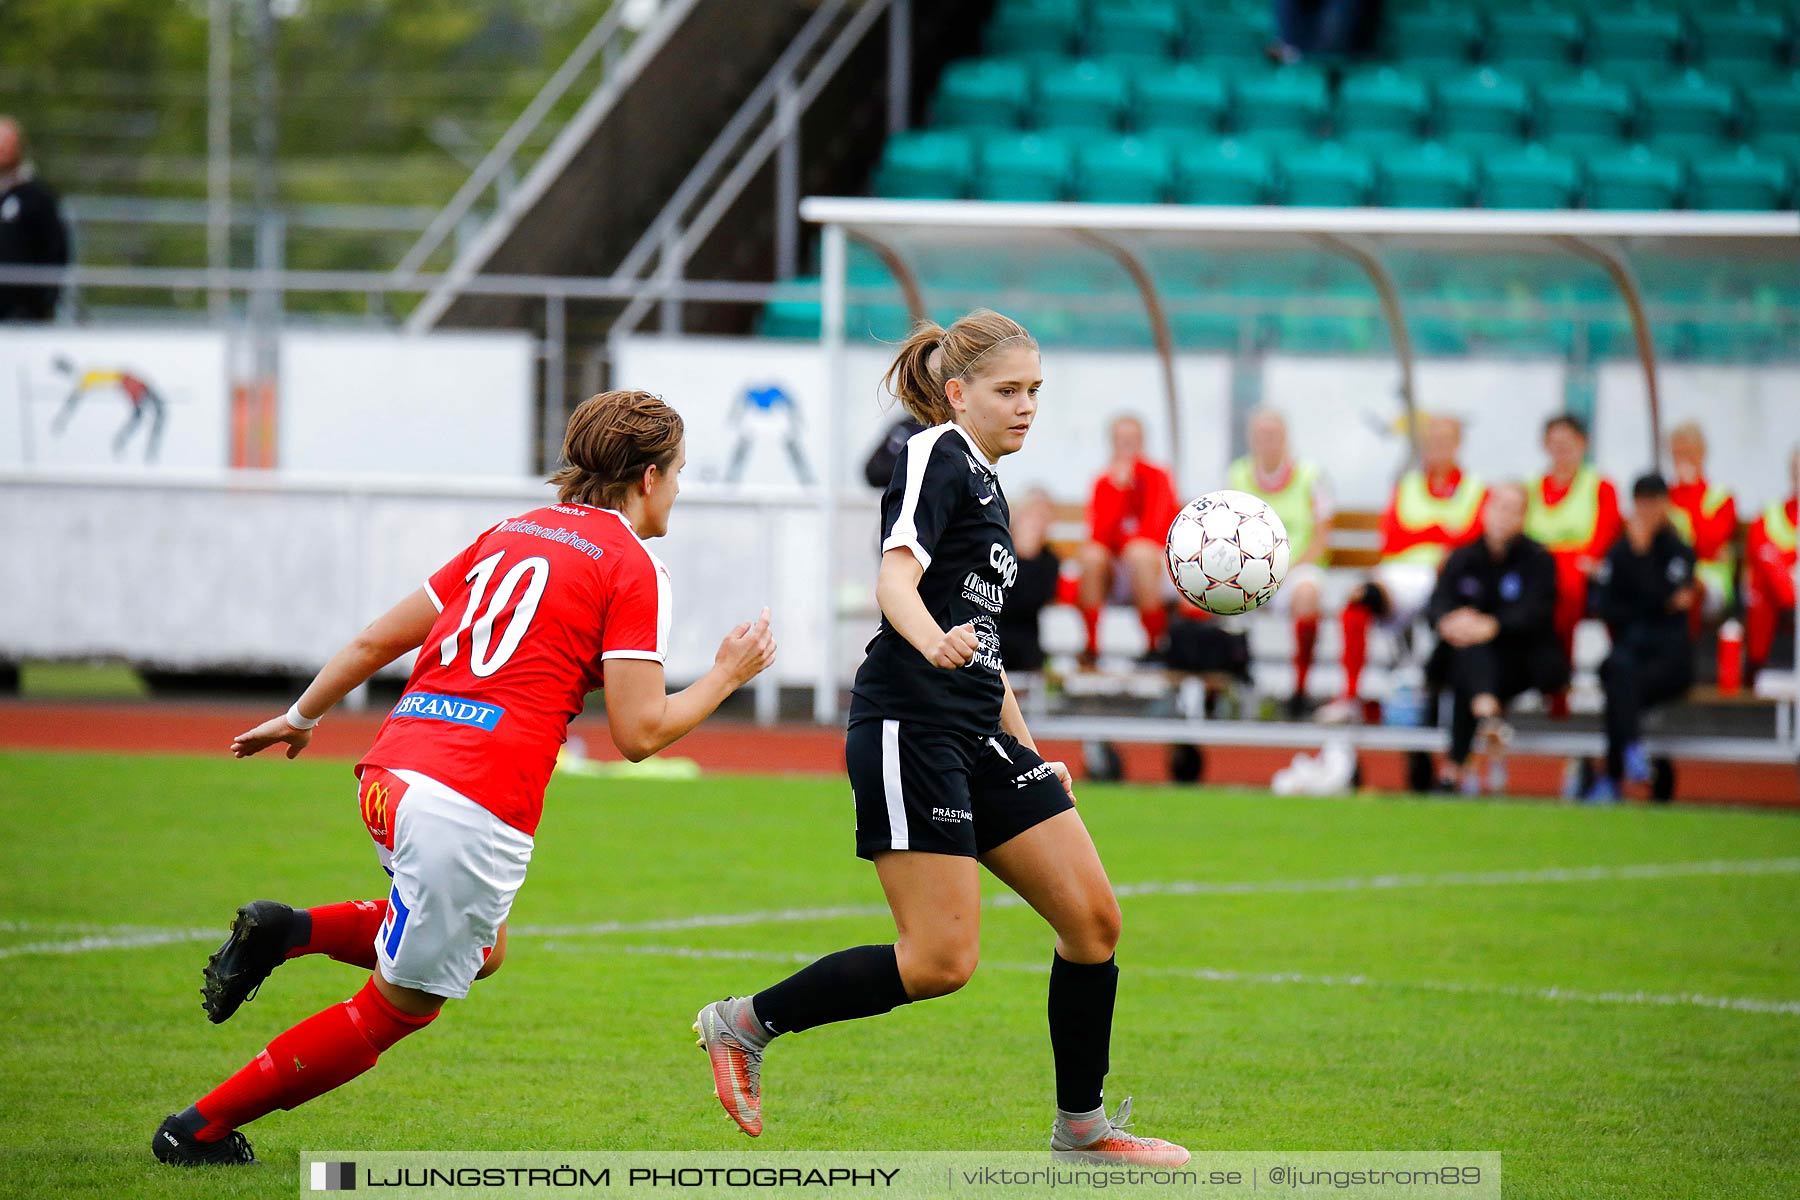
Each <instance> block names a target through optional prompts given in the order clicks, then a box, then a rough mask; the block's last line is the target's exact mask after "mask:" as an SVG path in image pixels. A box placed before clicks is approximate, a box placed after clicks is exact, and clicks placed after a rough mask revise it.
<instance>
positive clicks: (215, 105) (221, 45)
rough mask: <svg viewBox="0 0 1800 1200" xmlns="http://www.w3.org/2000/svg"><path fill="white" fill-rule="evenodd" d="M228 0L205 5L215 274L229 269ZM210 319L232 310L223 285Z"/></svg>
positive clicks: (210, 258)
mask: <svg viewBox="0 0 1800 1200" xmlns="http://www.w3.org/2000/svg"><path fill="white" fill-rule="evenodd" d="M231 9H232V3H231V0H210V2H209V4H208V5H207V56H206V84H207V87H206V206H207V207H206V260H207V265H208V266H210V267H211V268H212V269H213V270H214V271H224V270H227V269H228V268H230V266H231ZM211 305H212V315H213V320H214V321H215V322H217V321H222V320H223V319H224V318H225V316H226V314H227V313H228V312H229V311H230V308H231V292H230V290H229V289H227V288H226V287H225V285H224V284H223V283H215V284H214V285H213V287H212V299H211Z"/></svg>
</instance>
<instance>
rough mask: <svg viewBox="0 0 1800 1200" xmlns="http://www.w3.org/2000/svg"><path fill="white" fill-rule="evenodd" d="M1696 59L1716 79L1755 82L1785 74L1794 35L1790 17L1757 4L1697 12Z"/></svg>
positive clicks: (1694, 49) (1752, 0)
mask: <svg viewBox="0 0 1800 1200" xmlns="http://www.w3.org/2000/svg"><path fill="white" fill-rule="evenodd" d="M1693 25H1694V35H1693V60H1694V62H1695V63H1697V64H1698V65H1699V66H1700V68H1701V69H1702V70H1704V71H1705V72H1706V73H1707V74H1708V75H1710V76H1712V77H1713V78H1714V79H1729V80H1731V81H1732V82H1734V83H1738V84H1754V83H1759V82H1761V81H1763V80H1766V79H1768V78H1770V77H1772V76H1777V75H1779V74H1781V72H1782V70H1783V64H1784V62H1785V55H1786V51H1787V48H1788V45H1789V42H1790V39H1791V38H1792V37H1793V26H1792V25H1791V24H1790V20H1789V17H1788V15H1787V14H1786V13H1783V12H1782V11H1780V10H1779V9H1776V8H1770V7H1767V6H1765V5H1762V4H1758V3H1755V2H1754V0H1750V2H1747V3H1744V4H1742V5H1741V6H1739V7H1737V8H1723V9H1714V8H1712V7H1711V6H1708V7H1706V8H1704V9H1701V10H1699V11H1697V12H1696V13H1695V19H1694V23H1693Z"/></svg>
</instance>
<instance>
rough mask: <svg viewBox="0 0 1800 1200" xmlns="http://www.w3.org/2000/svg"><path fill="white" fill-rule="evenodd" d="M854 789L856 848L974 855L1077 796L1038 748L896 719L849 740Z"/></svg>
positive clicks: (1004, 737) (853, 731)
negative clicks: (1055, 772)
mask: <svg viewBox="0 0 1800 1200" xmlns="http://www.w3.org/2000/svg"><path fill="white" fill-rule="evenodd" d="M844 759H845V762H846V764H847V765H848V767H849V771H850V789H851V791H853V792H854V793H855V794H856V854H857V857H859V858H870V859H872V858H874V857H875V855H876V854H877V853H878V852H879V851H882V850H923V851H925V852H926V853H929V854H956V855H961V856H962V857H964V858H977V857H979V856H981V855H983V854H986V853H987V852H988V851H989V850H992V849H994V847H996V846H998V845H1000V844H1001V843H1003V842H1006V841H1009V840H1011V839H1012V838H1014V837H1017V836H1018V835H1019V834H1021V833H1024V832H1025V831H1026V830H1027V829H1030V828H1031V827H1032V826H1033V825H1038V824H1041V823H1043V822H1044V821H1048V820H1049V819H1050V818H1051V817H1054V816H1055V815H1056V814H1058V813H1060V812H1063V811H1065V810H1066V809H1070V808H1074V807H1075V805H1074V802H1073V801H1071V800H1070V799H1069V794H1068V793H1067V792H1065V791H1064V790H1063V786H1062V782H1061V781H1060V780H1058V779H1057V777H1056V775H1055V774H1054V773H1053V772H1052V771H1051V770H1050V768H1049V767H1048V766H1046V765H1045V763H1044V760H1043V759H1042V758H1040V757H1039V756H1038V754H1037V753H1036V752H1035V751H1033V750H1028V749H1027V748H1026V747H1024V746H1023V745H1021V744H1020V743H1019V739H1017V738H1015V737H1013V736H1012V735H1011V734H1009V733H997V734H995V735H993V736H992V737H981V736H978V735H976V734H970V733H958V732H956V731H955V730H950V729H934V728H931V727H929V726H925V725H911V724H902V723H901V722H899V721H859V722H857V723H856V724H854V725H852V726H850V731H849V733H848V734H847V735H845V738H844Z"/></svg>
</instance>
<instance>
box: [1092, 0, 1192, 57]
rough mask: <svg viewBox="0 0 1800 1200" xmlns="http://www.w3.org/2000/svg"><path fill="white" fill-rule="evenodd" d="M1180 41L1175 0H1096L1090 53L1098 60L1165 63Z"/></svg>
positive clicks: (1179, 18)
mask: <svg viewBox="0 0 1800 1200" xmlns="http://www.w3.org/2000/svg"><path fill="white" fill-rule="evenodd" d="M1180 41H1181V10H1180V9H1179V8H1178V7H1177V6H1176V4H1175V2H1174V0H1095V3H1094V8H1093V12H1092V14H1091V15H1090V16H1089V18H1088V32H1087V52H1088V54H1090V55H1092V56H1094V57H1096V58H1115V59H1124V60H1128V61H1141V60H1145V59H1149V60H1152V61H1158V60H1163V59H1167V58H1170V57H1172V56H1173V55H1174V53H1175V49H1176V46H1177V45H1178V44H1179V43H1180Z"/></svg>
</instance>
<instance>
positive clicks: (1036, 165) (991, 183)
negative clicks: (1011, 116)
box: [974, 133, 1073, 200]
mask: <svg viewBox="0 0 1800 1200" xmlns="http://www.w3.org/2000/svg"><path fill="white" fill-rule="evenodd" d="M1072 168H1073V162H1072V155H1071V154H1070V152H1069V147H1068V144H1067V143H1066V142H1064V141H1063V140H1062V139H1061V138H1058V137H1052V136H1048V135H1045V134H1040V133H999V134H993V135H991V136H989V137H988V138H987V140H986V141H985V142H984V143H983V144H982V147H981V169H980V170H978V171H976V172H975V187H974V192H975V198H976V199H978V200H1061V199H1062V198H1063V197H1064V196H1065V195H1067V194H1068V191H1069V178H1070V174H1071V172H1072Z"/></svg>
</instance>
